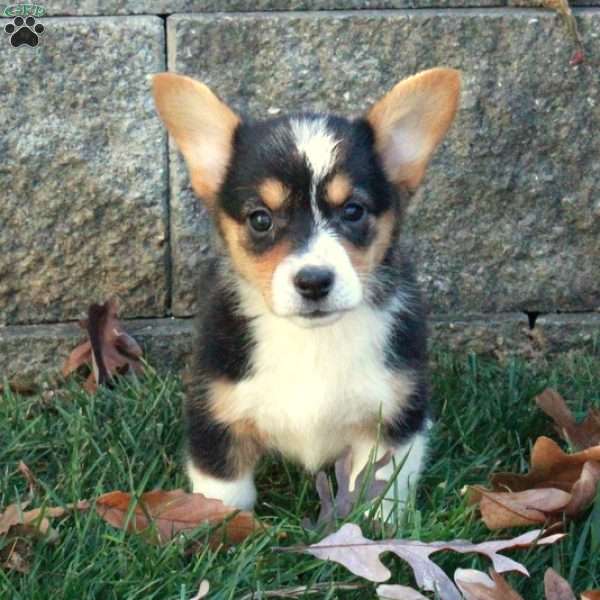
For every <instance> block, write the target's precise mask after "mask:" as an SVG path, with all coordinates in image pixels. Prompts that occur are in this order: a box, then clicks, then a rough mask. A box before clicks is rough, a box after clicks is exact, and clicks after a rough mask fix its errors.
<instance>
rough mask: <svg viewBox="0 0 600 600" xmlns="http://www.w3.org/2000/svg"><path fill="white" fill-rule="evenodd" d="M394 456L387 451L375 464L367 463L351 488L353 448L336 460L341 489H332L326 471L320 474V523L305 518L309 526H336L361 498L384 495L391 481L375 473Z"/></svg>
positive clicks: (336, 472)
mask: <svg viewBox="0 0 600 600" xmlns="http://www.w3.org/2000/svg"><path fill="white" fill-rule="evenodd" d="M391 459H392V455H391V453H389V452H388V453H386V454H384V455H383V456H382V457H381V458H380V459H379V460H377V461H375V462H373V463H372V464H369V463H367V464H366V465H365V467H364V468H363V469H362V470H361V471H360V473H359V474H358V475H357V477H356V482H355V484H354V489H353V490H352V491H351V490H350V474H351V473H352V449H351V448H347V449H346V450H345V451H344V453H343V454H342V456H340V458H339V459H338V460H336V461H335V465H334V470H335V479H336V483H337V491H336V493H335V495H334V494H333V491H332V486H331V483H330V481H329V479H328V477H327V474H326V473H325V472H324V471H319V472H318V473H317V477H316V482H315V483H316V488H317V494H318V495H319V500H320V510H319V516H318V518H317V522H316V524H313V523H311V521H310V520H308V519H305V520H304V523H303V525H304V527H305V528H306V529H317V528H318V527H320V526H321V525H324V524H326V525H328V526H333V524H334V523H335V520H336V518H337V519H345V518H346V517H347V516H348V515H350V513H351V512H352V511H353V510H354V508H355V507H356V506H357V505H358V504H359V503H361V502H367V501H369V500H374V499H375V498H377V497H378V496H380V495H381V494H382V493H383V492H384V490H385V488H386V487H387V485H388V482H387V481H384V480H380V479H376V478H375V474H376V473H377V471H378V470H379V469H381V467H384V466H385V465H387V464H388V463H389V462H390V460H391Z"/></svg>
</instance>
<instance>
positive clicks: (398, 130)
mask: <svg viewBox="0 0 600 600" xmlns="http://www.w3.org/2000/svg"><path fill="white" fill-rule="evenodd" d="M459 94H460V72H459V71H456V70H455V69H430V70H428V71H422V72H421V73H418V74H417V75H414V76H413V77H409V78H408V79H404V80H403V81H401V82H400V83H398V84H396V86H395V87H394V88H392V90H391V91H389V92H388V93H387V94H386V95H385V96H384V97H383V98H381V100H379V101H378V102H376V103H375V105H374V106H373V107H372V108H371V109H370V110H369V112H368V113H367V117H366V118H367V121H368V122H369V123H370V125H371V127H372V128H373V131H374V133H375V147H376V149H377V152H378V153H379V155H380V157H381V159H382V161H383V167H384V169H385V171H386V173H387V175H388V177H389V178H390V179H391V181H393V182H394V183H395V184H396V185H399V186H402V187H407V188H408V189H410V190H414V189H415V188H416V187H417V186H418V185H419V183H420V182H421V179H422V178H423V175H424V173H425V169H426V168H427V163H428V162H429V159H430V158H431V155H432V154H433V152H434V150H435V149H436V147H437V145H438V144H439V143H440V142H441V141H442V138H443V137H444V135H445V133H446V131H447V130H448V127H450V124H451V123H452V119H453V118H454V114H455V113H456V108H457V106H458V98H459Z"/></svg>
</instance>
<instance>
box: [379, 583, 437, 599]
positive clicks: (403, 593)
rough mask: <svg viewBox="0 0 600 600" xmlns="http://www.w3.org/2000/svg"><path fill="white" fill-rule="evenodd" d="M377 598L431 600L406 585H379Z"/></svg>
mask: <svg viewBox="0 0 600 600" xmlns="http://www.w3.org/2000/svg"><path fill="white" fill-rule="evenodd" d="M377 597H378V598H382V599H383V600H429V599H428V598H427V597H425V596H423V594H421V592H417V590H415V589H413V588H411V587H407V586H405V585H379V586H377Z"/></svg>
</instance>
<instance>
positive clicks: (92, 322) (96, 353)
mask: <svg viewBox="0 0 600 600" xmlns="http://www.w3.org/2000/svg"><path fill="white" fill-rule="evenodd" d="M79 324H80V326H81V327H82V328H83V329H85V330H87V332H88V337H89V340H88V341H86V342H84V343H83V344H80V345H79V346H77V348H75V349H74V350H73V351H72V352H71V354H70V355H69V356H68V357H67V360H66V361H65V364H64V366H63V375H64V376H65V377H66V376H68V375H69V374H70V373H72V372H73V371H75V370H77V369H78V368H79V367H80V366H82V365H84V364H90V363H91V367H92V373H91V374H90V375H89V377H88V378H87V380H86V382H85V384H84V387H85V389H86V390H87V391H88V392H94V391H95V390H96V389H97V387H98V386H99V385H103V384H110V383H111V382H112V380H113V377H114V375H116V374H120V375H122V374H124V373H126V372H128V371H140V370H141V368H142V364H141V362H140V360H139V359H140V357H141V356H142V349H141V348H140V346H139V344H138V343H137V342H136V341H135V340H134V339H133V338H132V337H131V336H130V335H129V334H128V333H127V332H126V331H125V329H124V328H123V326H122V325H121V323H120V322H119V321H118V319H117V302H116V300H115V299H110V300H108V301H106V302H105V303H104V304H92V305H91V306H90V308H89V310H88V318H87V319H86V320H84V321H81V322H80V323H79Z"/></svg>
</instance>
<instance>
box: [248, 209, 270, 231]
mask: <svg viewBox="0 0 600 600" xmlns="http://www.w3.org/2000/svg"><path fill="white" fill-rule="evenodd" d="M248 224H249V225H250V227H251V228H252V229H254V231H257V232H258V233H265V231H269V229H271V226H272V225H273V218H272V217H271V215H270V214H269V211H267V210H265V209H264V208H259V209H257V210H254V211H252V212H251V213H250V214H249V215H248Z"/></svg>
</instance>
